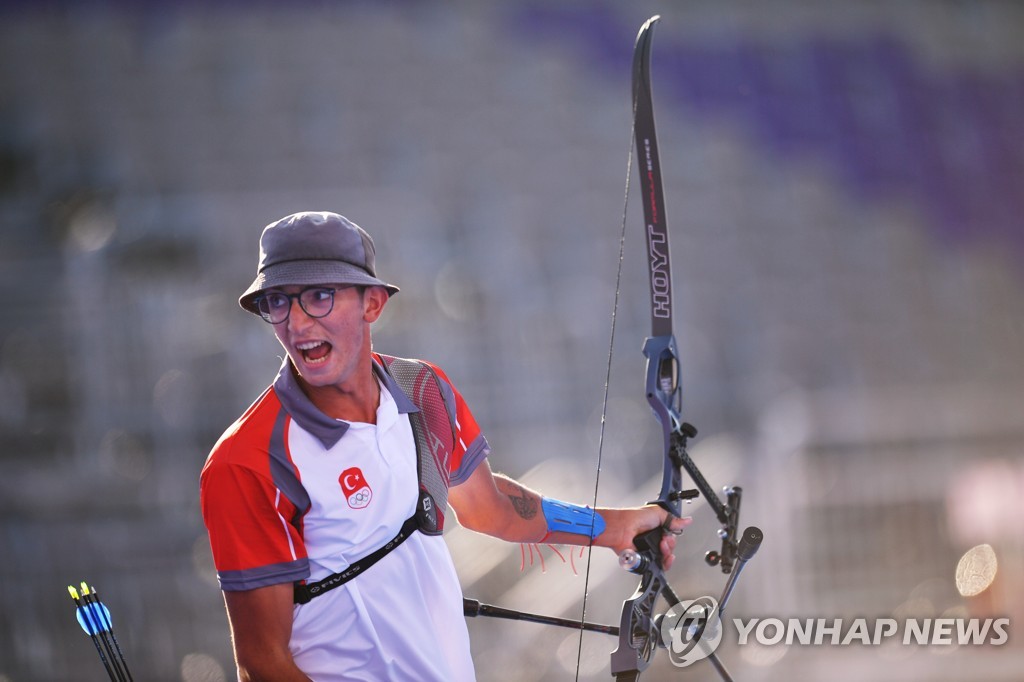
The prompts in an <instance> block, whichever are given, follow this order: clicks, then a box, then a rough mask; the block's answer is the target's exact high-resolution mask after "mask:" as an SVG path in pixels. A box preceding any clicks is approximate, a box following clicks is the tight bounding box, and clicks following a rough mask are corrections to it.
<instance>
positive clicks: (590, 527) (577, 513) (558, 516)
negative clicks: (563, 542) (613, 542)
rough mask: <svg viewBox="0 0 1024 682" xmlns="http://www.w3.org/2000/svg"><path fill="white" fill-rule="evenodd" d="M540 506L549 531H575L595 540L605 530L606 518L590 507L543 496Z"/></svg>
mask: <svg viewBox="0 0 1024 682" xmlns="http://www.w3.org/2000/svg"><path fill="white" fill-rule="evenodd" d="M540 508H541V509H542V510H543V511H544V520H545V521H547V522H548V532H549V533H575V534H576V535H584V536H586V537H588V538H590V539H591V540H593V539H594V538H596V537H597V536H598V535H600V534H601V533H603V532H604V526H605V524H604V519H603V518H601V515H600V514H598V513H597V512H596V511H594V510H593V509H591V508H590V507H581V506H580V505H578V504H570V503H568V502H561V501H560V500H551V499H548V498H547V497H542V498H540Z"/></svg>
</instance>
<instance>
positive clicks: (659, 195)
mask: <svg viewBox="0 0 1024 682" xmlns="http://www.w3.org/2000/svg"><path fill="white" fill-rule="evenodd" d="M659 19H660V17H658V16H654V17H652V18H650V19H649V20H647V21H646V22H645V23H644V24H643V26H641V28H640V31H639V33H638V34H637V38H636V45H635V47H634V53H633V136H634V139H635V144H636V154H637V158H638V167H639V171H640V173H639V175H640V187H641V192H640V196H641V197H642V201H643V214H644V224H645V230H644V232H645V236H646V240H647V262H648V266H649V275H650V277H649V281H650V305H651V335H650V337H648V338H647V340H646V341H645V342H644V345H643V354H644V356H645V357H646V358H647V380H646V394H647V402H648V403H649V404H650V406H651V409H652V410H653V411H654V415H655V417H656V418H657V420H658V422H659V423H660V424H661V431H662V435H663V440H664V458H663V460H664V463H663V473H662V482H661V491H660V492H659V493H658V497H657V499H655V500H653V501H652V502H651V504H657V505H658V506H660V507H661V508H662V509H664V510H666V511H667V512H669V514H671V515H672V516H680V515H681V503H682V500H691V499H693V498H695V497H698V496H699V495H702V496H703V497H704V498H705V499H706V500H707V502H708V504H709V505H710V507H711V509H712V510H713V511H714V513H715V516H716V517H717V518H718V520H719V521H720V522H721V523H722V528H721V530H720V531H719V536H720V537H721V540H722V546H721V551H719V552H714V551H712V552H708V554H707V555H706V556H705V560H706V561H707V562H708V564H709V565H712V566H714V565H719V566H721V569H722V571H723V572H724V573H730V572H731V571H732V570H733V566H734V563H735V562H736V559H737V552H738V549H739V544H738V539H737V525H738V523H739V509H740V497H741V494H742V490H741V489H740V488H738V487H735V488H730V489H727V494H726V501H725V502H722V500H720V499H719V497H718V495H717V494H716V493H715V492H714V490H712V488H711V486H710V485H709V484H708V482H707V480H706V479H705V478H704V476H703V475H702V474H701V472H700V470H699V469H698V468H697V465H696V464H695V463H694V462H693V460H692V459H691V458H690V455H689V454H688V453H687V451H686V446H687V440H688V439H689V438H692V437H694V436H696V435H697V430H696V429H695V428H694V427H693V426H692V425H691V424H688V423H686V422H684V421H683V419H682V394H683V389H682V381H681V376H680V368H679V352H678V348H677V345H676V338H675V333H674V332H673V327H672V272H671V261H670V258H669V235H668V225H667V223H666V220H665V197H664V191H663V189H662V182H661V165H660V161H659V157H658V142H657V137H656V136H655V128H654V107H653V101H652V97H651V79H650V64H651V42H652V36H653V29H654V25H655V24H656V23H657V22H658V20H659ZM627 182H628V181H627ZM627 196H628V191H627ZM623 213H624V215H625V211H624V212H623ZM623 229H625V218H624V219H623ZM620 262H621V261H620ZM684 469H685V470H686V472H687V474H688V475H689V477H690V479H692V481H693V483H694V485H695V486H696V490H684V489H683V486H682V478H683V477H682V471H683V470H684ZM664 532H665V527H659V528H655V529H654V530H651V531H649V532H647V533H644V534H642V535H640V536H638V537H637V538H636V539H635V540H634V544H635V545H636V547H637V550H636V551H635V552H633V551H628V550H627V551H626V552H623V556H622V557H620V563H621V564H622V565H623V566H624V567H625V568H627V569H628V570H631V571H632V572H634V573H636V574H638V575H639V576H640V585H639V586H638V587H637V589H636V591H635V592H634V593H633V595H632V596H631V597H630V598H628V599H626V600H625V601H624V602H623V604H622V614H621V617H620V621H619V645H618V648H617V649H615V651H614V652H612V656H611V672H612V675H614V676H615V679H616V680H636V679H639V676H640V673H641V672H642V671H643V670H645V669H646V668H647V667H648V666H649V665H650V663H651V660H652V658H653V656H654V652H655V651H656V649H657V645H658V644H661V643H662V637H661V633H660V618H659V617H657V616H655V607H656V605H657V603H658V601H659V600H660V599H664V600H665V601H666V603H667V604H668V606H669V607H672V606H675V605H677V604H679V603H680V599H679V597H678V596H677V595H676V593H675V592H674V591H673V590H672V588H671V586H670V585H669V583H668V581H667V580H666V578H665V574H664V571H663V568H662V565H661V551H660V548H659V545H660V543H661V539H662V536H663V534H664ZM758 533H759V531H758ZM744 549H746V548H744ZM754 549H755V550H756V546H755V547H754ZM746 553H747V552H746V551H744V552H743V554H744V555H746ZM752 554H753V552H752V551H751V552H750V556H752ZM746 558H749V556H744V557H743V558H742V560H744V561H745V559H746ZM730 584H731V583H730ZM585 609H586V605H585V604H584V613H585Z"/></svg>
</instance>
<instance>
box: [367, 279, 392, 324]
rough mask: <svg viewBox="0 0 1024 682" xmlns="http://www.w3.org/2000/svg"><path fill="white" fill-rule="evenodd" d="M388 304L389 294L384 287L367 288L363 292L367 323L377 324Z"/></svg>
mask: <svg viewBox="0 0 1024 682" xmlns="http://www.w3.org/2000/svg"><path fill="white" fill-rule="evenodd" d="M387 302H388V292H387V289H385V288H384V287H366V289H365V290H363V319H364V320H366V321H367V322H376V321H377V318H379V317H380V315H381V313H382V312H384V306H385V305H387Z"/></svg>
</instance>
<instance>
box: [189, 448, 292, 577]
mask: <svg viewBox="0 0 1024 682" xmlns="http://www.w3.org/2000/svg"><path fill="white" fill-rule="evenodd" d="M216 456H217V450H216V449H215V450H214V453H213V454H211V456H210V459H209V460H208V461H207V465H206V467H204V469H203V473H202V476H201V478H200V505H201V507H202V512H203V521H204V522H205V524H206V529H207V531H208V533H209V536H210V547H211V549H212V550H213V561H214V565H215V566H216V568H217V578H218V580H219V581H220V586H221V589H222V590H225V591H237V590H251V589H255V588H257V587H265V586H267V585H276V584H279V583H284V582H295V581H298V580H303V579H305V578H306V577H308V576H309V562H308V559H307V556H306V550H305V546H304V545H303V542H302V534H301V530H300V528H299V527H297V525H298V524H300V523H301V519H300V517H299V514H298V512H297V510H296V508H295V505H294V504H293V503H292V502H291V501H290V500H289V499H288V498H287V497H286V496H285V495H283V494H282V493H281V491H280V489H278V488H277V487H276V486H275V485H274V484H273V481H272V480H270V478H269V476H265V475H262V474H261V472H259V471H257V470H254V469H253V468H251V467H247V466H245V465H243V464H240V463H237V462H231V461H228V462H218V461H217V458H216Z"/></svg>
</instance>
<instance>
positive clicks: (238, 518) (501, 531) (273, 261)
mask: <svg viewBox="0 0 1024 682" xmlns="http://www.w3.org/2000/svg"><path fill="white" fill-rule="evenodd" d="M397 292H398V287H395V286H394V285H392V284H388V283H387V282H385V281H383V280H381V279H378V278H377V275H376V267H375V252H374V246H373V241H372V239H371V238H370V236H369V235H368V234H367V233H366V232H365V231H363V230H362V229H361V228H360V227H358V226H357V225H355V224H353V223H352V222H350V221H349V220H347V219H346V218H344V217H342V216H340V215H337V214H335V213H315V212H307V213H297V214H294V215H290V216H287V217H285V218H283V219H281V220H279V221H277V222H275V223H272V224H270V225H268V226H267V227H266V228H265V229H264V231H263V235H262V237H261V239H260V259H259V265H258V270H257V276H256V279H255V280H254V281H253V283H252V285H251V286H250V287H249V288H248V290H247V291H246V292H245V293H244V294H243V295H242V297H241V298H240V299H239V303H240V304H241V306H242V307H243V308H244V309H245V310H247V311H249V312H252V313H254V314H258V315H260V316H261V317H263V318H264V319H265V320H266V321H267V322H269V323H270V324H271V325H272V327H273V330H274V333H275V335H276V336H277V339H278V341H279V342H280V343H281V345H282V346H283V347H284V350H285V352H286V353H287V358H286V359H285V361H284V363H283V366H282V368H281V371H280V373H279V375H278V377H277V379H276V380H275V382H274V383H273V385H272V386H270V387H269V388H268V389H267V390H266V391H265V392H264V394H263V395H262V396H260V398H259V399H257V401H256V402H255V403H254V404H253V405H252V406H250V407H249V409H248V410H247V411H246V412H245V414H243V415H242V417H240V418H239V420H238V421H237V422H235V424H233V425H232V426H231V427H230V428H229V429H228V430H227V431H226V432H225V433H224V435H223V436H222V437H221V439H220V440H219V441H218V443H217V444H216V445H215V446H214V448H213V451H212V452H211V453H210V456H209V458H208V460H207V462H206V465H205V467H204V468H203V473H202V477H201V503H202V509H203V518H204V520H205V522H206V526H207V529H208V531H209V535H210V542H211V546H212V548H213V554H214V561H215V563H216V566H217V571H218V578H219V580H220V584H221V588H222V590H223V591H224V600H225V604H226V607H227V612H228V619H229V621H230V625H231V632H232V641H233V646H234V651H235V660H236V663H237V665H238V675H239V679H240V680H243V681H250V680H273V681H274V682H288V681H290V680H316V681H317V682H324V681H332V680H342V679H345V680H417V681H420V680H444V681H455V682H461V681H462V680H472V679H474V672H473V662H472V659H471V657H470V649H469V637H468V634H467V630H466V623H465V618H464V617H463V614H462V600H461V596H462V595H461V590H460V588H459V584H458V578H457V576H456V574H455V570H454V567H453V564H452V560H451V557H450V555H449V553H448V550H447V547H446V545H445V543H444V540H443V539H442V538H441V537H440V535H439V532H440V531H439V529H438V528H437V527H436V524H435V525H434V526H432V525H431V524H432V523H434V522H436V515H435V516H434V517H430V518H426V519H424V517H423V516H421V515H420V512H421V511H422V510H421V507H422V508H424V509H429V508H430V505H431V501H432V499H426V500H425V499H424V494H425V493H424V489H425V486H424V484H423V483H422V481H421V480H420V479H421V478H422V476H423V474H422V472H423V471H424V469H423V467H424V464H423V462H424V461H427V460H424V459H423V454H422V452H423V448H420V449H418V448H417V436H416V435H415V429H414V426H413V420H412V418H413V417H415V418H416V419H420V417H421V415H422V414H425V413H426V412H428V411H429V408H428V407H425V406H424V405H422V404H419V403H414V402H413V400H412V399H413V398H414V397H417V398H418V399H419V400H420V402H421V403H422V401H423V398H422V396H412V395H407V392H406V391H405V390H403V389H402V388H400V386H399V384H398V382H397V381H396V379H395V378H394V377H393V376H392V374H391V372H390V371H389V369H388V368H389V367H391V365H390V364H389V363H390V362H393V360H391V359H386V358H385V356H381V355H378V354H376V353H374V351H373V350H372V346H371V339H370V326H371V324H372V323H373V322H374V321H376V320H377V319H378V318H379V317H380V315H381V313H382V312H383V310H384V307H385V305H386V304H387V302H388V300H389V298H390V296H392V295H394V294H395V293H397ZM399 362H402V361H399ZM404 362H407V363H409V362H411V361H404ZM411 366H413V367H417V368H423V369H424V371H426V372H428V373H429V374H430V375H431V376H434V377H436V381H435V385H436V388H434V389H432V390H434V391H435V393H436V394H437V395H439V396H441V400H439V401H436V402H437V403H438V404H440V402H444V404H445V406H446V408H445V409H447V410H448V414H449V416H450V417H451V421H450V422H447V421H445V424H447V429H448V431H449V432H448V434H447V435H448V436H449V437H450V441H451V443H452V446H451V448H450V450H451V451H450V453H449V454H448V455H446V457H447V461H446V462H444V465H443V467H444V470H443V471H441V472H440V473H441V476H440V479H441V480H443V479H448V486H447V491H442V492H441V493H440V494H439V495H440V497H441V498H442V499H443V498H444V496H445V495H447V502H448V503H449V504H450V505H451V508H452V510H454V512H455V514H456V515H457V517H458V521H459V522H460V523H461V524H462V525H463V526H465V527H467V528H471V529H473V530H476V531H479V532H482V533H487V534H489V535H493V536H495V537H498V538H501V539H504V540H508V541H512V542H531V543H532V542H541V541H544V542H551V543H564V544H574V545H587V544H591V543H593V544H595V545H600V546H604V547H609V548H611V549H613V550H615V551H616V552H619V551H621V550H624V549H627V548H630V547H632V546H633V545H632V540H633V538H634V537H635V536H636V535H638V534H639V533H641V532H644V531H647V530H650V529H652V528H655V527H657V526H659V525H663V524H664V526H665V528H666V530H667V531H668V532H667V533H666V534H665V539H664V540H663V542H662V545H661V550H662V552H663V554H664V560H665V564H666V566H668V565H671V563H672V558H673V557H672V551H673V549H674V547H675V537H674V536H675V535H677V534H679V533H680V532H682V529H683V527H684V526H686V525H687V524H688V523H689V519H679V518H674V517H673V518H667V517H668V516H669V515H668V514H667V513H666V512H665V511H664V510H662V509H660V508H658V507H656V506H647V507H642V508H637V509H598V510H597V513H595V512H594V511H593V510H590V509H589V508H586V507H580V506H577V505H572V504H568V503H563V502H558V501H556V500H550V499H548V498H544V497H542V496H541V495H540V494H538V493H536V492H533V491H531V490H527V489H526V488H524V487H523V486H521V485H519V484H518V483H516V482H515V481H513V480H511V479H509V478H507V477H505V476H502V475H500V474H495V473H493V472H492V471H491V468H490V466H489V464H488V461H487V456H488V454H489V453H490V449H489V448H488V446H487V441H486V440H485V439H484V437H483V435H482V434H481V432H480V428H479V427H478V426H477V423H476V421H475V419H474V418H473V415H472V413H471V412H470V410H469V408H468V407H467V405H466V403H465V401H463V399H462V397H461V396H460V395H459V393H458V391H457V390H456V389H455V387H454V386H453V385H452V384H451V382H450V381H449V380H448V379H447V377H445V375H444V373H443V372H442V371H441V370H440V369H438V368H436V367H434V366H432V365H428V364H419V363H416V362H413V363H412V365H411ZM396 376H397V375H396ZM426 385H429V384H426ZM421 408H423V409H422V410H421ZM415 423H416V424H420V426H419V427H418V428H419V429H420V431H422V430H423V429H424V426H423V425H424V424H425V423H426V422H424V421H416V422H415ZM428 426H429V425H428ZM453 428H454V433H452V432H451V431H452V429H453ZM428 430H429V428H428ZM429 435H430V437H434V436H435V435H436V434H434V433H431V434H429ZM426 466H428V467H429V463H428V464H427V465H426ZM435 485H436V484H435ZM418 491H420V492H419V493H418ZM432 495H433V496H434V497H436V496H437V495H438V493H436V491H435V492H434V493H432ZM427 497H428V498H431V495H430V494H428V495H427ZM443 510H444V504H443V502H441V503H438V504H437V511H439V512H441V513H442V514H443ZM408 524H412V525H408ZM410 528H414V529H416V530H419V531H422V532H416V530H409V529H410ZM592 536H593V539H592ZM365 557H371V559H366V558H365ZM372 557H376V559H372ZM370 561H375V563H372V565H369V564H368V562H370Z"/></svg>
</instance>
